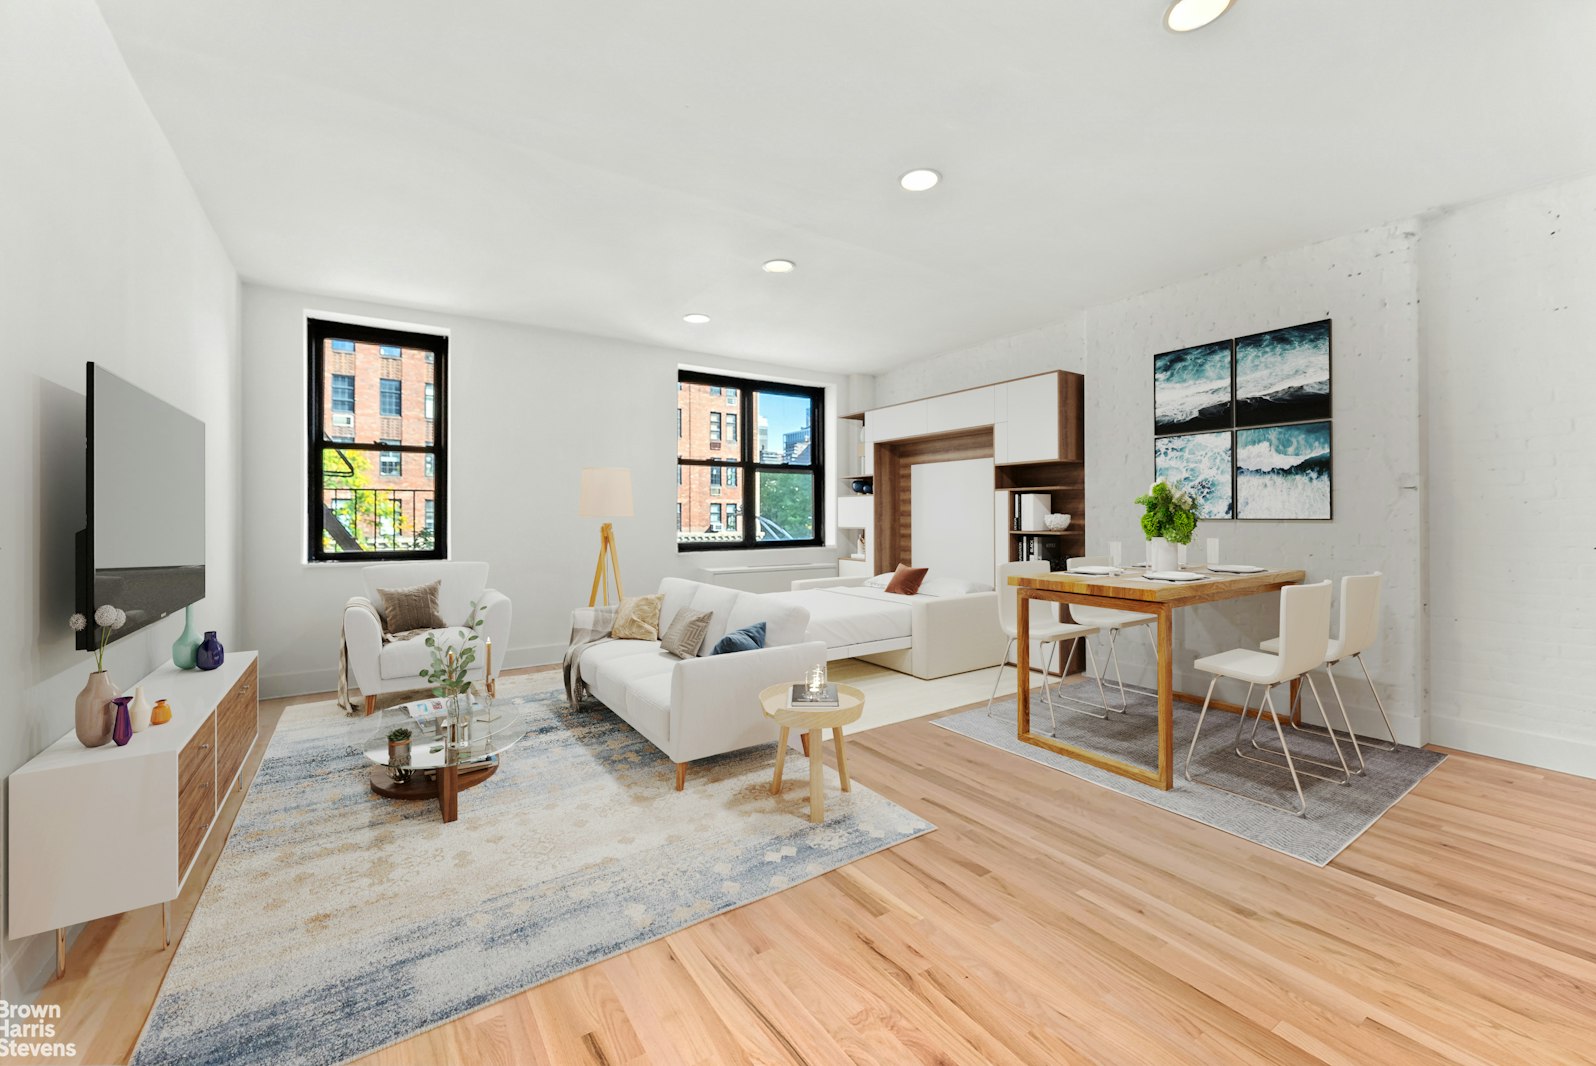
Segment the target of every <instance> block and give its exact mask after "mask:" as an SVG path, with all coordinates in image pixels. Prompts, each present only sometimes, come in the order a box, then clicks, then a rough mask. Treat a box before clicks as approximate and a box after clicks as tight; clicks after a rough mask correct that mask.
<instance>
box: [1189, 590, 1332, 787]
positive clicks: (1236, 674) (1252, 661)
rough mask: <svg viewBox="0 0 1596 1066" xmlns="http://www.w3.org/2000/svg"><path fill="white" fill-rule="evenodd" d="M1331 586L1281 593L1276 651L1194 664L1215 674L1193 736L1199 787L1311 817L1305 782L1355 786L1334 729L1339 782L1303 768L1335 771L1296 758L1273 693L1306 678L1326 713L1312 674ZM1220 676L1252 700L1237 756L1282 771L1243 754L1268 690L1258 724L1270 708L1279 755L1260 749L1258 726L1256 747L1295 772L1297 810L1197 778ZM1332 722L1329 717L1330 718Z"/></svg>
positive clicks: (1230, 654) (1240, 722) (1326, 624)
mask: <svg viewBox="0 0 1596 1066" xmlns="http://www.w3.org/2000/svg"><path fill="white" fill-rule="evenodd" d="M1330 591H1331V590H1330V582H1328V581H1321V582H1319V583H1318V584H1315V585H1289V586H1287V587H1286V588H1283V589H1281V590H1280V637H1279V643H1278V644H1277V645H1276V648H1275V651H1274V652H1273V653H1271V652H1266V651H1253V650H1252V649H1250V648H1236V649H1233V650H1231V651H1225V652H1220V653H1219V654H1218V655H1210V656H1208V657H1206V658H1203V659H1198V660H1197V661H1196V662H1195V663H1193V664H1192V665H1194V666H1195V667H1196V668H1197V669H1199V670H1201V671H1203V672H1204V673H1208V674H1213V675H1214V677H1213V680H1212V681H1210V682H1208V694H1207V695H1206V696H1204V697H1203V709H1202V712H1201V713H1200V714H1199V715H1198V716H1197V729H1196V731H1195V732H1193V733H1192V737H1191V747H1190V748H1188V749H1187V750H1186V767H1185V775H1186V780H1187V781H1188V782H1190V783H1191V784H1194V785H1202V786H1203V787H1205V788H1212V789H1217V790H1218V791H1220V792H1228V793H1230V794H1231V795H1233V796H1240V797H1241V798H1242V799H1246V800H1250V801H1252V802H1253V803H1258V804H1262V805H1263V806H1265V807H1272V808H1274V809H1275V810H1278V811H1285V812H1286V813H1287V814H1295V815H1297V816H1299V817H1306V816H1307V811H1308V800H1307V798H1306V797H1305V796H1304V795H1303V792H1302V778H1303V777H1313V778H1318V779H1320V780H1325V781H1333V782H1335V783H1336V784H1338V785H1345V784H1350V783H1351V781H1352V771H1351V769H1350V768H1349V767H1348V766H1347V761H1346V758H1345V756H1343V755H1342V754H1341V745H1340V743H1339V742H1338V741H1337V740H1336V734H1335V730H1334V729H1332V730H1330V742H1331V744H1333V745H1334V746H1335V751H1336V758H1337V759H1338V760H1340V763H1341V766H1340V769H1341V776H1340V778H1339V779H1338V778H1334V777H1325V776H1324V775H1322V774H1316V773H1313V772H1312V771H1310V770H1307V769H1305V768H1301V767H1299V765H1298V764H1299V763H1311V764H1312V765H1316V766H1323V767H1325V768H1327V769H1335V767H1333V766H1331V765H1330V764H1329V763H1322V762H1318V761H1316V760H1312V759H1306V758H1303V757H1302V756H1300V755H1299V756H1297V757H1295V758H1293V757H1292V754H1291V748H1290V746H1289V745H1288V744H1287V743H1286V733H1285V730H1284V729H1282V728H1281V726H1280V716H1279V715H1277V714H1276V713H1275V704H1274V699H1273V697H1272V696H1271V694H1270V693H1271V691H1272V690H1273V688H1274V686H1276V685H1279V684H1281V683H1283V682H1289V681H1294V680H1296V679H1297V678H1299V677H1301V678H1304V679H1305V680H1306V681H1307V682H1308V687H1309V689H1310V690H1311V691H1312V692H1313V698H1314V700H1315V701H1318V702H1319V709H1320V713H1321V714H1323V713H1324V703H1323V702H1322V701H1319V690H1318V689H1317V688H1315V687H1314V684H1313V678H1312V677H1311V676H1310V675H1309V671H1310V670H1313V669H1314V668H1316V667H1318V666H1319V665H1320V664H1321V663H1323V661H1324V654H1325V647H1326V645H1328V644H1329V642H1330ZM1221 677H1228V678H1232V679H1234V680H1236V681H1245V682H1247V696H1246V699H1244V700H1243V701H1242V705H1241V714H1240V715H1239V716H1238V718H1237V721H1236V740H1235V744H1234V749H1235V753H1236V755H1237V756H1238V757H1240V758H1242V759H1246V760H1247V761H1249V762H1256V763H1262V764H1264V765H1265V766H1273V767H1276V768H1279V767H1280V764H1279V763H1277V762H1275V761H1274V760H1273V759H1267V758H1261V757H1259V755H1257V754H1249V753H1247V752H1244V751H1242V749H1241V742H1242V736H1241V734H1242V729H1243V727H1244V726H1245V725H1246V724H1247V715H1248V708H1249V706H1250V705H1251V703H1252V693H1253V690H1254V689H1255V688H1257V687H1258V686H1259V685H1262V686H1263V690H1264V691H1263V699H1261V700H1259V701H1258V720H1259V721H1262V720H1263V714H1264V709H1265V708H1266V707H1267V708H1268V710H1269V718H1270V720H1271V721H1272V722H1273V723H1274V726H1275V734H1276V736H1278V737H1279V739H1280V748H1279V750H1278V751H1276V750H1275V749H1272V748H1267V747H1263V746H1262V745H1259V744H1258V743H1257V740H1256V728H1255V735H1254V740H1253V743H1252V747H1253V748H1254V750H1255V751H1257V752H1260V753H1264V754H1269V755H1281V756H1284V758H1285V769H1286V770H1288V771H1289V772H1290V774H1291V784H1292V787H1293V788H1295V789H1296V792H1297V806H1296V808H1295V809H1293V808H1291V807H1285V806H1282V805H1280V804H1278V803H1270V802H1269V801H1267V800H1261V799H1258V798H1257V797H1256V796H1250V795H1247V794H1246V793H1245V792H1238V791H1237V790H1235V789H1233V788H1227V787H1225V786H1224V785H1220V784H1216V783H1215V782H1213V781H1211V780H1206V779H1203V778H1200V777H1194V776H1192V772H1191V761H1192V758H1193V755H1194V754H1195V753H1196V751H1197V741H1198V738H1200V737H1201V736H1202V732H1203V722H1204V720H1205V719H1206V718H1207V717H1208V705H1209V703H1210V702H1211V701H1212V700H1213V697H1214V686H1215V685H1217V684H1218V683H1219V679H1220V678H1221ZM1325 720H1326V721H1327V722H1328V721H1329V719H1328V718H1326V719H1325Z"/></svg>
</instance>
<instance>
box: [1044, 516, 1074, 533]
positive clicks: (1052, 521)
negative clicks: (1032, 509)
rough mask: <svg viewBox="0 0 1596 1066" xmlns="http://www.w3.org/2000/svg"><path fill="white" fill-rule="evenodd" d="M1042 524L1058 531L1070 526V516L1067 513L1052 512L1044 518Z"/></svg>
mask: <svg viewBox="0 0 1596 1066" xmlns="http://www.w3.org/2000/svg"><path fill="white" fill-rule="evenodd" d="M1042 525H1043V526H1044V527H1046V528H1047V529H1051V530H1053V531H1054V532H1055V533H1056V532H1059V531H1061V530H1065V529H1068V528H1070V516H1069V515H1067V514H1050V515H1047V516H1046V517H1044V518H1043V519H1042Z"/></svg>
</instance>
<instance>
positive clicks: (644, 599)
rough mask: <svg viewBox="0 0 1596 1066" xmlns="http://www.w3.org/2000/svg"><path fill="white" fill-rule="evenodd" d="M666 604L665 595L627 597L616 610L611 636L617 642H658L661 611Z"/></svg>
mask: <svg viewBox="0 0 1596 1066" xmlns="http://www.w3.org/2000/svg"><path fill="white" fill-rule="evenodd" d="M664 602H665V597H664V595H663V594H660V595H654V596H627V597H625V598H624V599H622V600H621V605H620V606H619V607H617V608H616V609H615V624H614V625H613V626H611V627H610V636H612V637H614V638H615V639H617V640H658V639H659V609H660V605H661V604H663V603H664Z"/></svg>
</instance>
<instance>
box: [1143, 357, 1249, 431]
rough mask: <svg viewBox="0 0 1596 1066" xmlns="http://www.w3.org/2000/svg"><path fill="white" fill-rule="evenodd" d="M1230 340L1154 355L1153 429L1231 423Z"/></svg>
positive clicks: (1209, 427) (1189, 428) (1199, 428)
mask: <svg viewBox="0 0 1596 1066" xmlns="http://www.w3.org/2000/svg"><path fill="white" fill-rule="evenodd" d="M1234 376H1235V375H1234V371H1233V369H1232V358H1231V344H1230V342H1229V341H1228V340H1227V341H1220V342H1218V343H1216V344H1199V345H1197V346H1196V347H1193V348H1182V349H1180V350H1179V351H1175V352H1163V353H1161V354H1159V355H1155V356H1153V433H1154V435H1155V436H1160V437H1162V436H1166V435H1170V434H1176V433H1200V432H1206V431H1209V430H1217V429H1229V428H1230V427H1231V419H1232V414H1231V383H1232V381H1233V380H1234Z"/></svg>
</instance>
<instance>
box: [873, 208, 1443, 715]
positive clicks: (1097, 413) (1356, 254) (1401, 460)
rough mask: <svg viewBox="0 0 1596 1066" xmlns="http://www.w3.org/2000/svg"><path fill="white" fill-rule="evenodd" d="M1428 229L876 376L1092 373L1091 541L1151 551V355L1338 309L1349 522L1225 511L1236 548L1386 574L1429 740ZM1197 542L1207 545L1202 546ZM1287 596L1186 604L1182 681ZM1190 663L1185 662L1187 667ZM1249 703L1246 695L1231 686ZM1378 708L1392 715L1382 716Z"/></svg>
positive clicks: (1130, 651)
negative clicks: (1422, 304)
mask: <svg viewBox="0 0 1596 1066" xmlns="http://www.w3.org/2000/svg"><path fill="white" fill-rule="evenodd" d="M1415 246H1416V237H1415V233H1414V227H1413V226H1412V225H1407V224H1404V225H1398V226H1383V227H1379V228H1376V229H1372V230H1368V231H1365V232H1363V233H1358V234H1354V235H1352V236H1349V237H1343V238H1340V239H1337V240H1332V241H1326V242H1324V243H1321V244H1315V245H1311V246H1309V247H1306V248H1300V249H1296V250H1293V251H1290V252H1285V253H1282V254H1280V255H1273V256H1268V257H1265V258H1262V259H1257V260H1254V261H1252V262H1249V263H1243V264H1240V265H1238V266H1234V267H1230V268H1227V269H1225V270H1220V271H1215V272H1214V273H1211V274H1206V275H1203V276H1202V277H1199V278H1194V279H1191V280H1189V281H1184V282H1180V283H1177V284H1175V285H1170V286H1167V287H1165V288H1162V289H1158V290H1155V291H1153V292H1148V293H1143V294H1141V295H1139V296H1135V297H1132V298H1130V299H1127V300H1123V301H1120V302H1117V303H1113V304H1108V305H1106V306H1101V307H1093V308H1088V309H1087V310H1085V311H1084V312H1079V313H1071V314H1069V315H1068V316H1067V317H1064V318H1062V319H1061V320H1060V321H1059V322H1058V323H1056V324H1055V325H1052V326H1048V327H1045V328H1043V329H1039V330H1034V331H1032V332H1029V333H1023V334H1018V335H1016V336H1013V337H1005V338H1001V339H998V340H994V341H989V342H986V343H984V344H980V345H977V346H975V347H973V348H970V349H964V350H960V351H956V352H949V353H944V354H942V355H938V356H935V357H933V358H930V359H927V360H923V361H920V362H917V363H912V364H909V365H906V366H903V367H899V368H896V369H894V370H892V371H889V372H887V373H885V374H882V375H880V376H879V377H878V378H877V384H876V396H877V401H878V402H879V403H896V402H901V401H903V400H910V399H915V398H916V397H919V396H926V395H930V394H933V393H938V392H944V391H948V390H951V389H960V388H967V387H970V386H973V385H982V384H986V383H988V382H992V381H999V380H1003V379H1007V378H1015V377H1021V376H1023V375H1026V374H1032V373H1036V372H1038V371H1042V370H1050V369H1063V370H1079V371H1084V372H1085V374H1086V512H1087V524H1086V529H1087V545H1088V549H1087V550H1088V551H1090V552H1092V553H1093V554H1100V553H1105V552H1106V551H1107V545H1108V542H1109V541H1110V540H1120V541H1122V542H1124V545H1125V552H1126V558H1128V559H1132V560H1134V559H1136V558H1138V555H1137V553H1138V552H1140V550H1141V548H1140V543H1139V542H1140V541H1141V532H1140V528H1139V526H1138V525H1137V518H1138V509H1137V507H1136V506H1135V504H1134V503H1133V502H1132V501H1133V500H1134V499H1135V498H1136V496H1137V495H1139V494H1140V493H1142V492H1144V491H1145V490H1146V488H1147V484H1148V482H1149V481H1151V480H1152V476H1153V473H1152V466H1153V457H1152V448H1153V438H1152V420H1153V413H1152V357H1153V355H1154V353H1157V352H1164V351H1170V350H1172V349H1176V348H1182V347H1186V346H1188V345H1193V344H1200V343H1203V342H1205V341H1213V340H1223V339H1225V338H1227V337H1237V336H1244V335H1246V334H1248V333H1254V332H1257V331H1260V330H1263V329H1268V328H1270V327H1275V326H1289V325H1296V324H1297V323H1300V322H1311V321H1315V320H1317V319H1321V318H1330V319H1333V320H1334V325H1333V331H1334V335H1333V347H1334V352H1333V367H1332V373H1333V375H1334V382H1333V384H1334V390H1335V393H1334V400H1333V402H1334V417H1335V456H1334V463H1335V471H1334V475H1335V499H1334V506H1335V518H1334V520H1332V521H1329V522H1257V521H1254V522H1212V523H1204V524H1203V525H1202V526H1201V527H1200V528H1199V531H1198V538H1199V543H1200V541H1201V539H1202V538H1205V537H1209V536H1217V537H1219V538H1220V540H1221V543H1222V548H1223V553H1224V555H1225V557H1226V558H1227V559H1229V560H1231V561H1236V562H1240V561H1248V562H1254V561H1255V562H1258V563H1259V564H1261V565H1291V566H1299V567H1302V568H1304V569H1306V570H1307V571H1308V573H1309V576H1310V578H1312V579H1314V580H1318V579H1320V578H1323V577H1331V578H1336V577H1339V576H1340V575H1342V574H1346V573H1356V572H1363V571H1367V570H1375V569H1378V570H1382V571H1384V572H1385V574H1386V577H1387V586H1386V592H1385V611H1384V624H1385V629H1384V633H1383V635H1382V640H1381V644H1380V647H1379V649H1378V650H1377V651H1376V652H1373V653H1371V654H1370V655H1369V656H1367V658H1368V659H1369V663H1370V667H1371V669H1373V670H1374V672H1375V676H1376V679H1377V681H1378V682H1379V684H1380V685H1381V691H1382V695H1383V696H1384V697H1385V699H1386V702H1387V708H1388V710H1389V711H1390V712H1391V713H1392V716H1393V718H1395V719H1396V720H1397V723H1398V726H1397V727H1398V730H1399V735H1400V736H1401V737H1402V738H1403V739H1405V740H1408V741H1417V740H1419V739H1421V738H1422V736H1423V733H1422V720H1423V719H1422V713H1421V707H1422V691H1423V686H1422V668H1421V667H1422V664H1421V659H1420V656H1419V655H1418V653H1417V649H1418V648H1419V647H1420V646H1421V643H1420V640H1421V637H1420V633H1421V626H1422V621H1423V619H1422V611H1421V602H1422V601H1421V598H1420V577H1421V569H1420V546H1419V545H1420V520H1421V505H1420V493H1419V491H1418V472H1419V465H1420V447H1419V427H1418V421H1417V410H1418V386H1419V351H1418V309H1417V298H1418V292H1417V286H1418V281H1417V273H1416V259H1415V256H1416V251H1415ZM1198 550H1201V549H1200V548H1199V549H1198ZM1274 603H1275V600H1274V599H1273V597H1261V598H1259V599H1258V600H1256V601H1252V602H1246V601H1244V602H1241V603H1236V604H1221V605H1216V606H1211V607H1204V608H1200V609H1194V610H1189V611H1184V612H1181V613H1180V614H1179V615H1178V616H1177V622H1176V631H1175V639H1176V649H1175V654H1176V664H1177V671H1176V682H1177V684H1178V685H1179V686H1180V687H1182V688H1184V689H1187V690H1191V689H1193V688H1195V687H1196V686H1198V685H1199V684H1202V685H1204V686H1206V682H1207V679H1206V676H1203V677H1200V678H1199V677H1198V676H1195V675H1194V674H1193V673H1192V672H1191V670H1190V666H1189V664H1190V663H1191V661H1192V660H1193V659H1194V658H1197V657H1198V656H1199V655H1203V654H1207V653H1209V652H1211V651H1215V650H1223V649H1225V648H1231V647H1237V646H1241V645H1246V644H1249V643H1252V642H1255V641H1257V640H1259V639H1261V638H1262V637H1264V636H1272V635H1273V633H1274V625H1275V619H1274V617H1273V616H1272V613H1271V612H1272V610H1273V609H1274ZM1121 657H1122V661H1123V663H1124V664H1125V665H1126V666H1127V667H1129V668H1130V669H1129V670H1128V672H1127V674H1126V679H1127V680H1132V679H1134V680H1136V681H1137V682H1139V683H1151V682H1152V680H1153V672H1152V666H1151V653H1150V651H1149V650H1148V649H1147V647H1146V645H1145V644H1144V643H1143V642H1142V641H1141V640H1140V639H1129V640H1127V641H1125V642H1124V646H1123V647H1122V649H1121ZM1182 664H1185V666H1184V668H1181V667H1182ZM1343 694H1344V695H1345V696H1347V697H1348V704H1349V706H1350V708H1351V709H1352V712H1353V714H1354V715H1355V720H1356V721H1358V722H1359V724H1360V728H1361V727H1362V726H1365V725H1368V724H1369V721H1370V719H1371V717H1373V716H1375V711H1374V708H1373V701H1372V700H1371V699H1370V698H1369V696H1368V690H1367V688H1366V687H1365V688H1364V690H1363V692H1362V693H1361V694H1360V693H1359V692H1358V691H1357V686H1353V685H1347V686H1344V690H1343ZM1228 695H1230V696H1231V697H1232V698H1235V699H1239V698H1240V696H1241V695H1242V693H1241V692H1239V691H1238V692H1234V693H1228ZM1375 720H1377V718H1376V719H1375Z"/></svg>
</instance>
